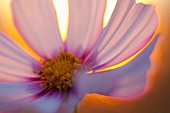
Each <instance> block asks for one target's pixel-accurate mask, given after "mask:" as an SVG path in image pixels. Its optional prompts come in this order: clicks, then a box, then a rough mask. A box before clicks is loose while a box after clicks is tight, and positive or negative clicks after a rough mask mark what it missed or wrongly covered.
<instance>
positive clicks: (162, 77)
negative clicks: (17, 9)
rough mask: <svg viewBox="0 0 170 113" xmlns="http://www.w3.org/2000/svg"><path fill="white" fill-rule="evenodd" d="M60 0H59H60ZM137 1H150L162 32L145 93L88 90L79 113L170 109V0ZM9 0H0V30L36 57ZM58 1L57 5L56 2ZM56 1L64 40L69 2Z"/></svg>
mask: <svg viewBox="0 0 170 113" xmlns="http://www.w3.org/2000/svg"><path fill="white" fill-rule="evenodd" d="M61 1H62V2H61ZM136 1H137V2H138V3H139V2H142V3H146V4H153V5H155V6H156V10H157V13H158V16H159V19H160V24H159V26H158V29H157V31H156V34H157V33H160V32H161V34H162V37H161V38H160V40H159V42H158V44H157V46H156V48H155V50H154V52H153V54H152V56H151V60H152V62H155V63H156V64H157V66H152V67H151V69H150V71H149V72H150V73H149V74H150V75H149V78H148V79H149V81H150V82H151V85H149V86H148V88H147V89H146V90H147V93H146V94H145V96H142V97H139V98H138V99H133V100H120V99H118V98H111V97H106V96H101V95H97V94H88V95H87V96H86V97H85V98H84V99H83V100H82V101H81V103H80V104H79V108H78V111H79V113H170V107H169V105H170V96H169V95H170V68H169V66H170V60H169V58H170V53H169V49H170V32H169V29H170V22H169V18H170V7H169V5H170V1H169V0H136ZM108 2H109V3H108V4H112V5H113V4H115V3H116V2H115V0H108ZM9 3H10V0H0V32H3V33H5V34H6V35H8V36H9V37H10V38H12V39H13V40H15V41H16V42H17V43H19V44H20V45H21V46H23V47H24V48H25V49H26V50H28V51H29V52H30V53H31V54H32V55H33V56H35V57H36V58H37V59H40V57H39V56H38V55H37V54H36V53H34V52H33V51H32V50H31V49H30V48H29V47H28V46H27V44H26V43H25V42H24V41H23V39H22V37H21V36H20V35H19V33H18V32H17V30H16V29H15V27H14V25H13V22H12V17H11V12H10V5H9ZM57 3H58V5H57ZM54 4H56V8H57V14H58V15H60V16H58V17H60V18H61V19H59V26H60V30H61V34H62V37H63V40H65V37H66V35H67V34H66V29H67V24H68V20H67V18H68V13H67V11H68V8H67V6H68V2H67V0H54ZM112 5H108V7H107V9H108V12H107V13H106V14H105V21H104V24H103V26H105V25H106V24H107V21H108V19H109V15H110V13H111V10H112V9H113V8H114V7H113V6H114V5H113V6H112ZM60 7H65V9H66V10H65V11H64V13H63V12H62V13H61V11H60Z"/></svg>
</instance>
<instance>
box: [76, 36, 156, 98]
mask: <svg viewBox="0 0 170 113" xmlns="http://www.w3.org/2000/svg"><path fill="white" fill-rule="evenodd" d="M157 38H158V37H157ZM157 38H155V40H154V41H153V42H152V43H151V45H149V46H148V47H147V48H146V49H145V50H144V51H143V52H142V53H141V54H140V55H139V56H137V57H136V58H135V59H134V60H133V61H131V62H130V63H128V64H126V65H125V66H122V67H120V68H118V69H115V70H110V71H105V72H100V73H91V74H87V75H80V76H79V77H78V80H77V82H76V86H77V90H78V92H79V94H80V95H82V96H83V95H84V94H86V93H99V94H104V95H111V96H114V97H130V96H134V95H137V94H139V93H140V92H141V91H143V90H144V87H145V85H146V81H147V80H146V77H147V70H148V68H149V67H150V59H149V56H150V54H151V52H152V50H153V48H154V46H155V43H156V41H157Z"/></svg>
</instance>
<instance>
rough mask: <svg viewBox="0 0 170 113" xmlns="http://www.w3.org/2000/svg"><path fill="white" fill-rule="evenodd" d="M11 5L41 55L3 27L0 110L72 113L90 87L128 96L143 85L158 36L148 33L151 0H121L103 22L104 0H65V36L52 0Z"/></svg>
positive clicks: (152, 19)
mask: <svg viewBox="0 0 170 113" xmlns="http://www.w3.org/2000/svg"><path fill="white" fill-rule="evenodd" d="M11 7H12V14H13V19H14V23H15V26H16V28H17V29H18V31H19V33H20V34H21V36H22V37H23V39H24V40H25V41H26V43H27V44H28V45H29V46H30V47H31V48H32V49H33V50H34V51H35V52H36V53H37V54H38V55H39V56H40V57H41V58H42V59H41V60H37V59H36V58H34V57H33V56H32V55H31V54H29V52H27V51H25V50H24V49H23V48H21V47H20V46H19V45H18V44H16V43H15V42H14V41H12V40H11V39H10V38H8V37H7V36H6V35H4V34H2V33H1V34H0V92H1V93H0V110H1V111H12V112H14V111H17V110H19V109H24V108H28V109H32V108H35V109H37V110H38V111H37V112H39V113H57V112H59V111H60V110H61V109H62V110H63V111H62V112H66V113H69V112H71V111H73V110H74V108H75V107H76V105H77V104H78V103H79V101H80V100H81V99H82V98H83V97H84V96H85V95H86V94H87V93H98V94H101V95H107V96H112V97H120V98H128V97H132V96H136V95H138V94H140V93H141V92H142V91H143V90H144V88H145V85H146V82H147V70H148V69H149V67H150V64H151V63H150V58H149V56H150V54H151V52H152V50H153V48H154V46H155V44H156V41H157V38H158V37H159V36H157V37H155V38H152V37H153V35H154V33H155V30H156V28H157V25H158V17H157V14H156V12H155V7H153V6H152V5H144V4H136V3H135V0H118V1H117V4H116V7H115V9H114V12H113V14H112V16H111V18H110V20H109V22H108V25H107V26H106V27H105V28H103V27H102V22H103V15H104V11H105V7H106V0H69V14H70V17H69V26H68V35H67V39H66V41H65V42H63V41H62V39H61V36H60V32H59V28H58V23H57V18H56V13H55V10H54V6H53V4H52V1H51V0H13V1H12V3H11ZM146 45H148V46H146ZM134 55H137V56H136V57H135V58H133V60H132V61H130V62H128V63H127V64H125V65H123V66H121V67H119V68H116V69H111V70H104V69H105V68H107V67H110V66H114V65H117V64H119V63H121V62H123V61H126V60H127V59H129V58H131V57H132V56H134ZM101 69H102V70H103V71H98V70H101Z"/></svg>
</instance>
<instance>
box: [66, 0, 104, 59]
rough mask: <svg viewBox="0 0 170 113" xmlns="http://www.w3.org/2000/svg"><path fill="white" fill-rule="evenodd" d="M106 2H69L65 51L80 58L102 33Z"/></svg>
mask: <svg viewBox="0 0 170 113" xmlns="http://www.w3.org/2000/svg"><path fill="white" fill-rule="evenodd" d="M105 6H106V0H81V1H80V0H69V8H70V9H69V10H70V18H69V29H68V39H67V41H66V46H67V51H69V52H70V53H72V54H76V55H77V56H78V57H82V55H83V54H84V53H85V52H88V51H90V49H91V48H92V46H93V45H94V43H95V42H96V41H97V38H98V36H99V35H100V33H101V31H102V22H103V15H104V11H105Z"/></svg>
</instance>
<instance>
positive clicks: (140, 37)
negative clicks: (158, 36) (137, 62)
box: [93, 4, 158, 69]
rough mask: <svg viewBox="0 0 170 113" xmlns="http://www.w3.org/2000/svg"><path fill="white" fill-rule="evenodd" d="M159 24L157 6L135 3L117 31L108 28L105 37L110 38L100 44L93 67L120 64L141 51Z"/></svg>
mask: <svg viewBox="0 0 170 113" xmlns="http://www.w3.org/2000/svg"><path fill="white" fill-rule="evenodd" d="M150 20H152V21H150ZM157 25H158V17H157V15H156V13H155V7H153V6H150V5H143V4H138V5H134V6H133V7H132V8H131V10H130V11H129V12H128V13H127V15H126V17H125V19H124V20H123V21H122V23H121V24H120V26H119V27H118V29H117V31H112V28H109V29H107V28H106V30H108V32H107V33H106V34H105V36H104V37H103V38H104V39H105V38H106V37H109V38H110V39H109V42H107V40H106V41H103V42H101V43H100V45H99V46H98V56H97V59H96V63H95V65H94V66H93V68H94V69H98V68H105V67H108V66H112V65H115V64H118V63H120V62H122V61H124V60H126V59H128V58H129V57H131V56H132V55H134V54H135V53H137V52H138V51H140V50H141V49H142V48H143V47H144V46H145V45H146V44H147V43H148V42H149V41H150V40H151V38H152V36H153V34H154V32H155V30H156V28H157ZM110 30H111V31H112V32H113V33H111V32H110ZM106 39H107V38H106Z"/></svg>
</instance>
